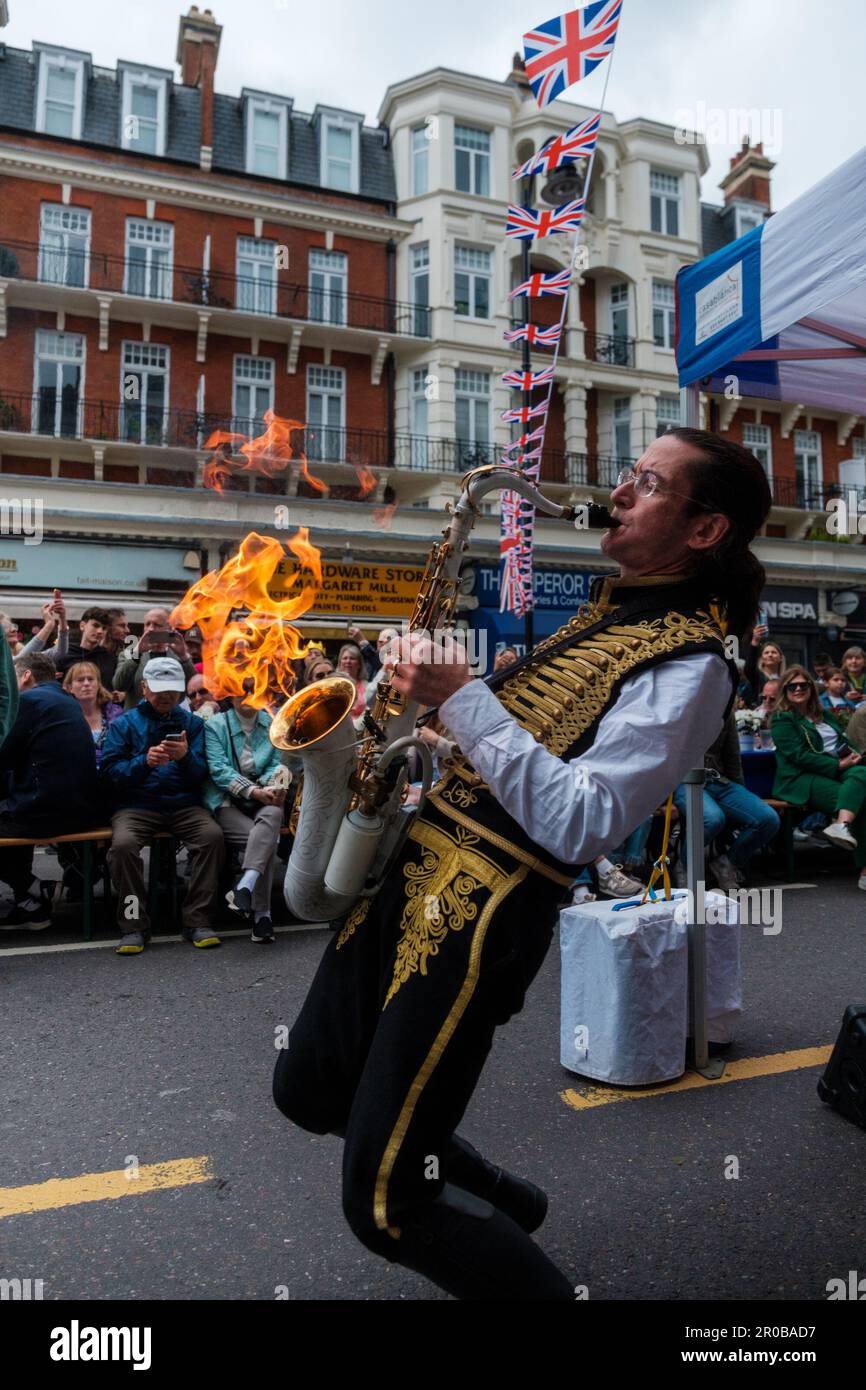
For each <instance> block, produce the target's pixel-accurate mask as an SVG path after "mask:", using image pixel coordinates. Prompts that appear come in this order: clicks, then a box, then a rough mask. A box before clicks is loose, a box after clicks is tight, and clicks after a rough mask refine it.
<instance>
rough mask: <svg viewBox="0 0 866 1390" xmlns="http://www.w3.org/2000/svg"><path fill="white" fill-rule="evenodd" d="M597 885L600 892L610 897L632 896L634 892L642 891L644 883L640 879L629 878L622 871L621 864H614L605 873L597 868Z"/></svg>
mask: <svg viewBox="0 0 866 1390" xmlns="http://www.w3.org/2000/svg"><path fill="white" fill-rule="evenodd" d="M598 886H599V888H600V889H601V891H602V893H607V894H608V895H609V896H610V897H612V898H632V897H634V895H635V893H642V892H643V890H644V885H643V884H642V883H641V881H640V879H637V878H629V876H628V874H624V873H623V871H622V864H614V866H613V868H612V869H610V870H609V871H608V872H607V873H606V874H603V873H602V872H601V870H599V874H598Z"/></svg>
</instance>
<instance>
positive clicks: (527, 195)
mask: <svg viewBox="0 0 866 1390" xmlns="http://www.w3.org/2000/svg"><path fill="white" fill-rule="evenodd" d="M534 191H535V175H534V174H529V175H528V176H527V178H526V180H525V181H524V186H523V204H524V207H531V206H532V197H533V193H534ZM531 248H532V238H531V237H526V238H525V240H524V242H523V247H522V251H523V279H524V282H525V281H526V280H528V279H529V277H530V275H531V274H532V249H531ZM530 304H531V299H530V296H529V295H528V294H527V295H524V296H523V306H524V307H523V322H524V325H528V324H529V322H530ZM523 370H524V372H531V371H532V348H531V345H530V342H529V337H528V335H527V337H526V338H524V340H523ZM523 404H524V405H525V406H526V408H527V409H529V408H530V407H531V405H532V392H531V391H524V392H523ZM520 429H521V432H524V431H528V429H529V420H528V419H527V421H526V423H525V424H522V425H521V426H520ZM543 442H544V441H543V440H542V443H543ZM519 466H520V467H521V468H522V467H523V455H522V454H521V456H520V465H519ZM534 597H535V595H534V593H532V594H530V595H529V600H530V601H529V602H527V603H526V607H525V611H524V614H523V640H524V643H525V645H526V655H527V656H528V655H529V653H530V652H531V651H532V648H533V647H534V646H535V641H534V632H533V627H534V623H533V616H532V614H533V605H532V600H533V599H534Z"/></svg>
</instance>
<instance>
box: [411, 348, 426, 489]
mask: <svg viewBox="0 0 866 1390" xmlns="http://www.w3.org/2000/svg"><path fill="white" fill-rule="evenodd" d="M429 374H430V366H429V363H426V362H425V363H424V365H423V366H421V367H413V368H412V370H411V372H410V374H409V387H410V390H409V437H410V443H409V467H410V468H418V469H422V470H426V469H428V468H429V466H430V464H429V452H430V444H429V438H430V420H429V410H428V406H429V399H428V396H427V378H428V376H429ZM419 406H423V416H424V419H423V425H424V428H423V429H419V428H418V424H419V420H418V407H419Z"/></svg>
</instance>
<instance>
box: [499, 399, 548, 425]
mask: <svg viewBox="0 0 866 1390" xmlns="http://www.w3.org/2000/svg"><path fill="white" fill-rule="evenodd" d="M549 404H550V402H549V401H539V403H538V405H521V406H519V407H518V408H517V409H516V410H503V412H502V414H501V415H500V417H499V418H500V420H510V421H512V422H515V421H516V422H517V423H518V424H520V425H526V424H528V423H529V421H530V420H534V419H535V418H536V416H538V415H546V414H547V407H548V405H549Z"/></svg>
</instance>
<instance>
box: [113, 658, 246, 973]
mask: <svg viewBox="0 0 866 1390" xmlns="http://www.w3.org/2000/svg"><path fill="white" fill-rule="evenodd" d="M185 690H186V677H185V676H184V673H183V669H182V667H181V664H180V662H179V661H177V660H176V659H175V658H174V657H172V656H161V657H153V658H152V659H151V660H150V661H148V663H147V665H146V666H145V668H144V671H143V672H142V692H143V698H142V699H141V700H140V701H139V703H138V704H137V705H136V707H135V709H133V710H128V711H127V712H126V713H125V714H122V715H121V716H120V718H119V719H116V720H115V721H114V723H113V724H112V726H111V728H110V729H109V731H108V735H107V737H106V740H105V746H104V748H103V752H102V760H101V762H100V767H99V771H100V776H101V777H105V778H107V780H108V782H109V783H110V786H111V791H112V794H113V796H114V804H115V806H116V807H117V810H116V811H115V813H114V815H113V816H112V818H111V826H112V831H113V837H112V842H111V849H110V850H109V853H108V864H109V868H110V870H111V876H112V879H113V881H114V886H115V890H116V892H117V920H118V925H119V927H120V941H119V943H118V945H117V947H116V950H117V953H118V955H137V954H138V953H139V952H141V951H143V950H144V947H145V944H146V942H147V939H148V937H149V935H150V923H149V921H148V918H147V889H146V887H145V882H144V870H143V867H142V860H141V851H142V849H143V847H144V846H145V845H146V844H150V843H151V842H152V840H153V837H154V835H155V834H156V833H157V832H158V831H160V830H167V831H169V832H170V833H171V834H172V835H174V836H176V838H177V839H178V840H180V841H181V843H182V844H184V845H186V848H187V852H188V854H189V885H188V887H187V892H186V898H185V899H184V904H183V936H184V939H185V940H186V941H189V942H191V944H192V945H193V946H198V947H208V946H219V945H220V939H219V937H218V936H217V934H216V932H215V931H214V930H213V928H212V927H211V925H210V922H211V918H212V915H213V907H214V899H215V897H216V891H217V885H218V883H219V874H220V870H221V868H222V864H223V858H224V854H225V846H224V841H223V835H222V831H221V830H220V828H219V826H218V825H217V823H216V821H215V820H214V819H213V817H212V816H211V815H210V814H209V813H208V812H207V811H206V810H205V808H204V806H203V805H202V783H203V782H204V779H205V776H206V773H207V760H206V758H205V748H204V720H203V719H199V717H198V715H197V714H192V713H191V712H190V711H189V710H185V709H181V708H180V702H181V700H182V699H183V696H184V692H185ZM130 909H132V912H131V910H130Z"/></svg>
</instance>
